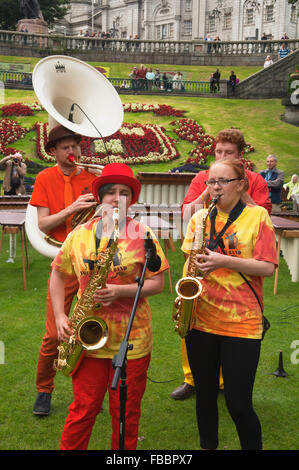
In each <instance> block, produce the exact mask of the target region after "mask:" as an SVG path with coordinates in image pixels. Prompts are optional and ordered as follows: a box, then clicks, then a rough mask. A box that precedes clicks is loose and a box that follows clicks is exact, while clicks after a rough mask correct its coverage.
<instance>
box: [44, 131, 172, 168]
mask: <svg viewBox="0 0 299 470" xmlns="http://www.w3.org/2000/svg"><path fill="white" fill-rule="evenodd" d="M35 128H36V132H37V154H38V156H39V158H41V159H42V160H45V161H47V162H52V163H54V162H55V159H54V157H52V156H50V155H48V154H47V153H46V151H45V144H46V142H47V128H48V126H47V124H42V123H36V125H35ZM103 142H104V143H103ZM81 153H82V156H81V158H80V161H82V163H97V164H105V163H108V162H122V163H128V164H136V163H152V162H165V161H170V160H173V159H175V158H177V157H178V156H179V154H178V152H177V149H176V148H175V146H174V141H173V139H171V138H170V137H168V136H167V135H166V134H165V132H164V128H163V127H162V126H158V125H154V124H145V125H142V124H130V123H124V124H123V125H122V127H121V128H120V129H119V130H118V131H117V132H115V133H114V134H113V135H111V136H110V137H105V138H104V139H103V140H102V139H92V138H87V137H83V138H82V141H81ZM107 154H108V156H107Z"/></svg>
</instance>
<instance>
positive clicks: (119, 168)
mask: <svg viewBox="0 0 299 470" xmlns="http://www.w3.org/2000/svg"><path fill="white" fill-rule="evenodd" d="M108 183H111V184H125V185H126V186H129V187H130V188H131V189H132V192H133V195H132V204H134V203H135V202H137V201H138V197H139V194H140V190H141V183H140V181H138V180H137V179H136V178H135V177H134V174H133V171H132V169H131V168H130V167H129V166H128V165H125V163H109V164H108V165H106V166H105V167H104V168H103V170H102V173H101V176H99V177H98V178H96V179H95V180H94V181H93V183H92V193H93V195H94V198H95V200H96V201H97V202H100V201H99V194H98V193H99V188H100V187H101V186H103V185H104V184H108Z"/></svg>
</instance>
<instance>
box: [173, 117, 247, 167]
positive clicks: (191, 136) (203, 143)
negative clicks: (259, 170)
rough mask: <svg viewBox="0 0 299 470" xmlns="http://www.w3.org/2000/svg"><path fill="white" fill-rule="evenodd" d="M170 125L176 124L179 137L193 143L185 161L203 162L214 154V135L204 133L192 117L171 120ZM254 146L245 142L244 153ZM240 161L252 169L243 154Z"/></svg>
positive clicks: (175, 130)
mask: <svg viewBox="0 0 299 470" xmlns="http://www.w3.org/2000/svg"><path fill="white" fill-rule="evenodd" d="M171 125H173V126H177V127H176V128H175V129H174V132H175V133H176V134H177V135H178V136H179V137H180V139H183V140H187V141H188V142H191V143H193V144H194V145H195V147H194V148H193V149H192V150H191V151H190V157H188V158H187V159H186V161H185V163H193V164H205V163H206V162H207V157H208V155H214V154H215V139H214V137H212V136H210V135H209V134H206V133H205V132H204V130H203V128H202V126H201V125H200V124H198V122H196V121H194V120H193V119H186V118H184V119H179V120H177V121H172V122H171ZM253 151H254V148H253V147H252V146H251V145H250V144H247V145H246V147H245V149H244V154H248V153H250V152H253ZM242 161H243V163H244V165H245V168H246V169H247V170H253V167H254V164H253V162H252V161H251V160H249V159H248V158H247V157H245V156H243V158H242Z"/></svg>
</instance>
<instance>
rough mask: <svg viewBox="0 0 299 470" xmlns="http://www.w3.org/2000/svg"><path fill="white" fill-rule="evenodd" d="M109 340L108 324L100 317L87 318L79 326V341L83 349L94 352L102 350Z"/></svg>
mask: <svg viewBox="0 0 299 470" xmlns="http://www.w3.org/2000/svg"><path fill="white" fill-rule="evenodd" d="M107 339H108V327H107V324H106V322H105V321H104V320H103V319H102V318H99V317H86V318H84V319H83V320H82V321H81V322H80V323H79V325H78V331H77V341H79V343H80V344H81V346H82V348H83V349H86V350H87V351H93V350H95V349H100V348H102V347H103V346H104V345H105V343H106V341H107Z"/></svg>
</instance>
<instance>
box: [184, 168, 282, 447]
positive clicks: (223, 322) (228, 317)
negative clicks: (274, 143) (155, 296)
mask: <svg viewBox="0 0 299 470" xmlns="http://www.w3.org/2000/svg"><path fill="white" fill-rule="evenodd" d="M206 185H207V187H208V188H209V191H210V195H211V197H212V198H213V197H215V196H220V198H219V200H218V202H217V206H216V208H215V209H214V210H212V211H211V213H210V217H209V219H208V221H207V225H206V230H205V232H206V233H207V237H206V246H207V248H206V249H205V252H204V254H203V255H199V254H197V255H196V257H195V264H196V266H197V268H198V269H199V270H200V271H201V272H202V273H203V276H204V277H203V280H202V284H203V292H202V295H201V298H200V302H198V306H197V311H196V313H195V316H194V323H192V325H193V326H192V329H191V331H190V332H189V333H188V334H187V336H186V346H187V352H188V358H189V363H190V366H191V371H192V375H193V377H194V382H195V389H196V413H197V423H198V429H199V434H200V444H201V447H202V448H204V449H216V448H217V445H218V411H217V394H218V388H219V369H220V366H221V367H222V372H223V379H224V384H225V386H224V394H225V399H226V404H227V407H228V411H229V413H230V415H231V417H232V419H233V421H234V423H235V426H236V429H237V432H238V436H239V439H240V444H241V448H242V449H244V450H245V449H261V448H262V434H261V426H260V422H259V419H258V417H257V415H256V413H255V411H254V409H253V406H252V390H253V385H254V379H255V373H256V369H257V365H258V361H259V354H260V347H261V337H262V329H263V327H262V311H261V309H262V305H263V298H262V287H263V278H264V277H265V276H272V274H273V272H274V269H275V265H276V263H277V254H276V244H275V235H274V230H273V226H272V223H271V221H270V218H269V215H268V213H267V211H266V210H265V209H264V208H263V207H260V206H258V205H251V204H246V203H244V202H243V195H244V193H245V192H246V191H247V189H248V180H247V178H246V173H245V172H244V167H243V164H242V162H241V161H240V160H231V159H226V160H221V161H218V162H215V163H214V164H213V165H211V168H210V171H209V173H208V177H207V181H206ZM203 213H204V211H202V210H201V211H198V212H197V213H196V214H195V215H194V216H193V217H192V218H191V220H190V222H189V224H188V228H187V233H186V237H185V240H184V242H183V245H182V250H183V251H184V252H185V253H187V254H190V251H191V248H192V242H193V238H194V231H195V230H198V229H199V230H200V226H201V219H202V216H203ZM228 219H230V223H228ZM244 277H245V278H244ZM246 280H247V281H248V282H249V284H250V285H248V283H247V281H246ZM252 289H253V290H254V292H255V293H254V292H253V291H252Z"/></svg>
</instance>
